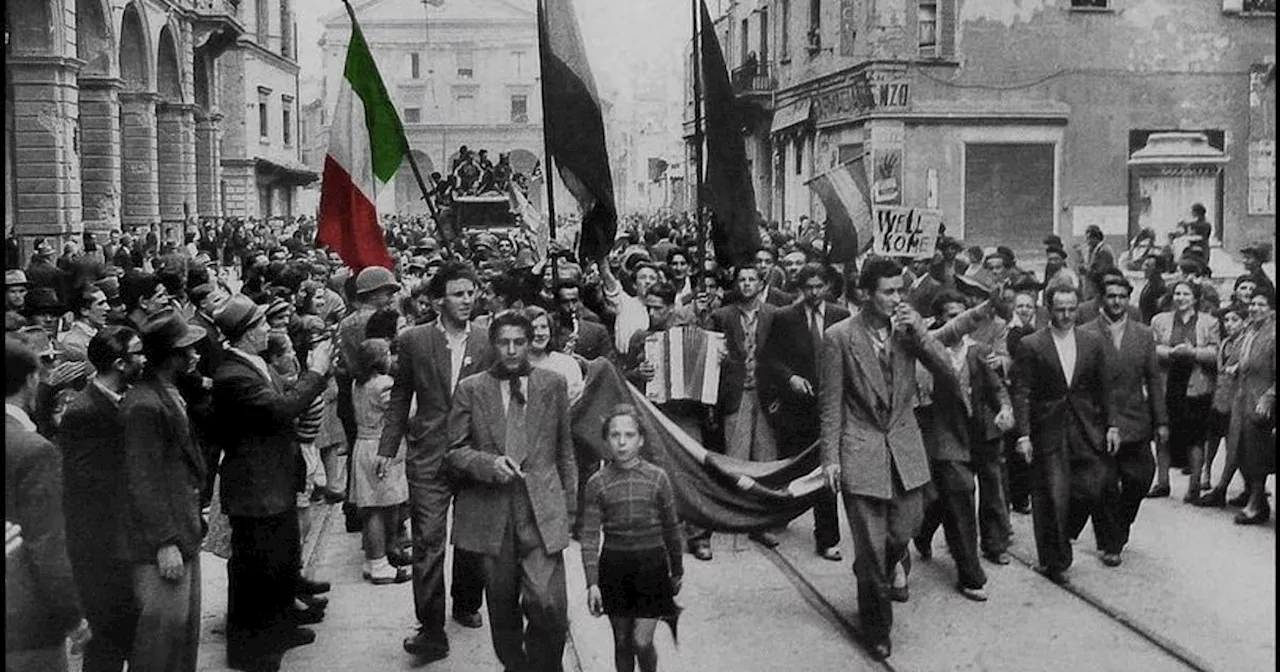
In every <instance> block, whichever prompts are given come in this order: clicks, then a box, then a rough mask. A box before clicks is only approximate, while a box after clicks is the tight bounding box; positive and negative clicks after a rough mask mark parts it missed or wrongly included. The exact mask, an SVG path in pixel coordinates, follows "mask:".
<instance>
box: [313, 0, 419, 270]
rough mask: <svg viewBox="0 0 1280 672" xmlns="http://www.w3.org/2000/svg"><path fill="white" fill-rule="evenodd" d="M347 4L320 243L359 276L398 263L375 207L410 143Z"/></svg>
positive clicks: (318, 234)
mask: <svg viewBox="0 0 1280 672" xmlns="http://www.w3.org/2000/svg"><path fill="white" fill-rule="evenodd" d="M343 4H346V6H347V12H348V13H349V14H350V15H351V41H350V42H349V43H348V44H347V61H346V66H345V68H344V70H343V78H342V81H341V82H340V83H339V86H340V87H341V88H340V89H339V90H338V102H337V105H336V106H335V108H334V111H333V123H332V124H331V125H330V126H329V153H328V154H327V155H326V156H325V159H324V177H323V181H322V182H321V186H320V214H319V217H318V222H317V226H316V239H317V240H318V241H319V242H321V243H324V244H325V245H328V246H329V247H330V248H331V249H333V250H334V251H335V252H337V253H338V255H339V256H341V257H342V260H343V262H345V263H346V265H347V266H350V267H351V268H352V269H353V270H355V271H356V272H359V271H360V270H361V269H363V268H365V267H367V266H382V267H385V268H391V267H392V264H393V263H394V262H393V261H392V259H391V255H390V254H389V253H388V252H387V246H386V242H385V238H384V237H383V232H382V227H381V226H380V225H379V224H378V212H377V209H376V208H375V206H374V203H375V202H376V201H377V198H378V190H379V189H381V188H382V187H383V186H384V185H385V184H386V183H387V182H390V181H391V178H392V177H394V176H395V174H396V170H397V169H399V168H400V163H401V161H403V160H404V156H405V154H407V153H408V151H409V143H408V141H407V140H406V139H405V135H404V127H403V126H401V125H400V117H399V115H397V114H396V108H395V105H394V104H393V103H392V102H391V97H390V96H388V95H387V87H386V86H384V85H383V83H382V77H381V76H380V75H379V74H378V66H377V65H376V64H375V63H374V62H373V54H371V53H369V44H368V43H367V42H365V39H364V34H363V33H362V32H361V31H360V25H359V24H358V23H356V17H355V12H354V11H352V9H351V5H350V4H347V3H346V2H344V3H343Z"/></svg>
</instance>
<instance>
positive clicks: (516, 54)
mask: <svg viewBox="0 0 1280 672" xmlns="http://www.w3.org/2000/svg"><path fill="white" fill-rule="evenodd" d="M524 57H525V53H524V52H523V51H513V52H511V74H513V75H515V77H516V79H520V78H522V77H524Z"/></svg>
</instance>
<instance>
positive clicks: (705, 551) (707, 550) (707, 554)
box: [693, 544, 711, 560]
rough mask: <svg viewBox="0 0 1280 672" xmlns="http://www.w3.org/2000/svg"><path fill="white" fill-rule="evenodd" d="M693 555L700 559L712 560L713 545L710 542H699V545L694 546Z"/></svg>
mask: <svg viewBox="0 0 1280 672" xmlns="http://www.w3.org/2000/svg"><path fill="white" fill-rule="evenodd" d="M693 557H695V558H697V559H699V560H710V559H711V545H710V544H699V545H697V546H694V547H693Z"/></svg>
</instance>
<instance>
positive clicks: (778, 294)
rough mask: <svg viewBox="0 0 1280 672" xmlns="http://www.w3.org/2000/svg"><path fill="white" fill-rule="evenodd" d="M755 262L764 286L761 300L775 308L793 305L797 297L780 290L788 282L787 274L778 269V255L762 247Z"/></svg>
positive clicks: (757, 252) (768, 248) (756, 255)
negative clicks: (779, 287)
mask: <svg viewBox="0 0 1280 672" xmlns="http://www.w3.org/2000/svg"><path fill="white" fill-rule="evenodd" d="M755 260H756V270H758V271H760V282H761V283H763V285H764V286H763V287H762V288H761V290H760V296H761V300H763V301H764V302H765V303H767V304H769V305H771V306H773V307H775V308H783V307H785V306H789V305H791V304H792V302H794V301H795V300H796V297H794V296H792V295H791V294H788V293H786V292H784V291H782V290H781V289H778V286H779V285H783V284H786V281H787V276H786V273H784V272H783V271H782V269H780V268H778V253H777V252H775V251H774V250H773V248H772V247H768V246H761V247H760V249H758V250H756V253H755Z"/></svg>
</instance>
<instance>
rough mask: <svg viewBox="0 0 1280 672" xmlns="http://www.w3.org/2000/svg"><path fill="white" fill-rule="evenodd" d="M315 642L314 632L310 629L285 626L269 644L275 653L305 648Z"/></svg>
mask: <svg viewBox="0 0 1280 672" xmlns="http://www.w3.org/2000/svg"><path fill="white" fill-rule="evenodd" d="M314 641H316V631H315V630H312V629H311V628H298V627H291V626H285V627H284V628H282V629H281V630H280V631H279V632H278V633H277V634H276V635H275V636H274V637H272V638H271V643H272V644H273V645H274V648H275V650H276V651H279V652H284V651H288V650H289V649H292V648H295V647H299V646H306V645H308V644H310V643H312V642H314Z"/></svg>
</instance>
